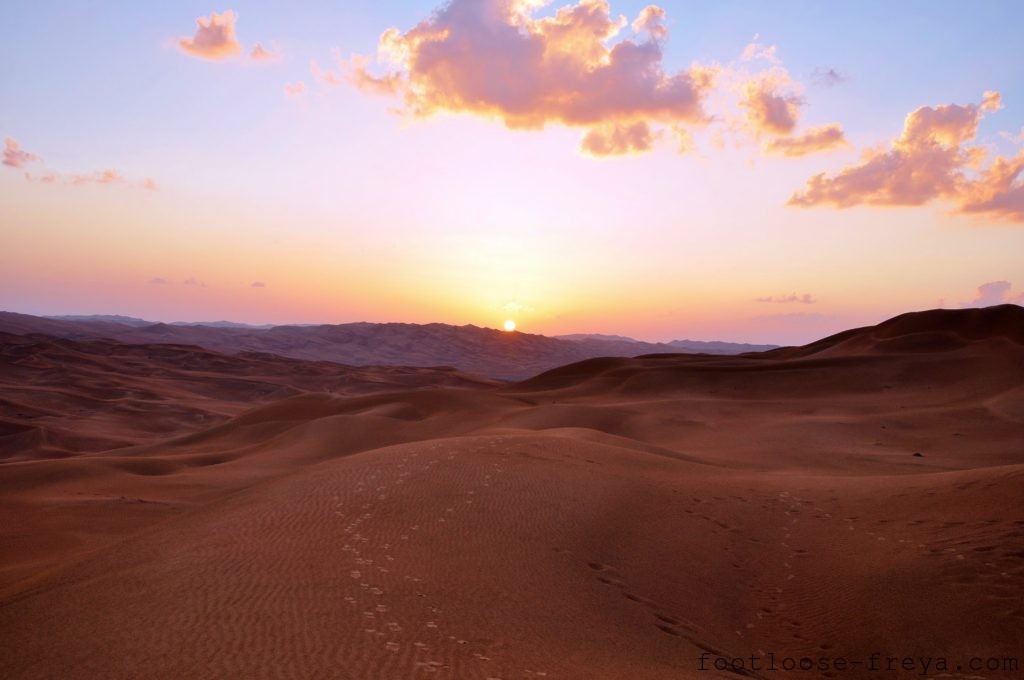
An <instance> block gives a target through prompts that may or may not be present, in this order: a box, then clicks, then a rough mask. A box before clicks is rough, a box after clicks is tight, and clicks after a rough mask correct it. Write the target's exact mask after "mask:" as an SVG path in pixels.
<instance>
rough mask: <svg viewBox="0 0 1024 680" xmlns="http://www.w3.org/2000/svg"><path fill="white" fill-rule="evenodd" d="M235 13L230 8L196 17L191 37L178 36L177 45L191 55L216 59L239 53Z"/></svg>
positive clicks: (240, 47)
mask: <svg viewBox="0 0 1024 680" xmlns="http://www.w3.org/2000/svg"><path fill="white" fill-rule="evenodd" d="M237 18H238V17H237V15H236V14H235V13H234V12H232V11H231V10H226V11H224V12H222V13H221V14H217V13H216V12H213V13H211V14H210V16H209V17H199V18H198V19H196V33H195V35H194V36H193V37H191V38H180V39H179V40H178V46H179V47H180V48H181V50H182V51H183V52H184V53H185V54H188V55H191V56H193V57H199V58H200V59H210V60H212V61H218V60H221V59H227V58H228V57H233V56H235V55H236V54H239V53H241V51H242V44H241V43H239V42H238V38H236V37H235V20H236V19H237Z"/></svg>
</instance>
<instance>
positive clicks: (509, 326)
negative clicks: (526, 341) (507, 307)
mask: <svg viewBox="0 0 1024 680" xmlns="http://www.w3.org/2000/svg"><path fill="white" fill-rule="evenodd" d="M515 329H516V322H515V321H513V320H512V319H505V330H506V331H508V332H509V333H511V332H512V331H514V330H515Z"/></svg>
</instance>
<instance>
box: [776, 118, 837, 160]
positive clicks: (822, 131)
mask: <svg viewBox="0 0 1024 680" xmlns="http://www.w3.org/2000/svg"><path fill="white" fill-rule="evenodd" d="M839 146H846V137H845V136H844V135H843V128H842V127H840V126H839V124H838V123H832V124H830V125H822V126H821V127H815V128H811V129H810V130H808V131H807V132H805V133H803V134H802V135H797V136H796V137H779V138H777V139H772V140H769V141H768V142H767V144H765V150H766V151H768V152H769V153H779V154H782V155H783V156H791V157H793V156H805V155H807V154H809V153H816V152H818V151H827V150H828V149H834V148H836V147H839Z"/></svg>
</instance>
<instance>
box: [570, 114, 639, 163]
mask: <svg viewBox="0 0 1024 680" xmlns="http://www.w3.org/2000/svg"><path fill="white" fill-rule="evenodd" d="M654 139H655V134H654V133H652V132H651V128H650V126H648V125H647V123H645V122H643V121H640V122H638V123H633V124H631V125H623V124H620V123H611V124H609V125H605V126H601V127H595V128H591V129H590V130H589V131H588V132H587V134H585V135H584V136H583V141H582V142H581V143H580V150H581V151H583V152H584V153H586V154H589V155H591V156H624V155H626V154H634V153H643V152H645V151H650V150H651V147H652V146H653V145H654Z"/></svg>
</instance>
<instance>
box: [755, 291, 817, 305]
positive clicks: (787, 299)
mask: <svg viewBox="0 0 1024 680" xmlns="http://www.w3.org/2000/svg"><path fill="white" fill-rule="evenodd" d="M754 302H772V303H775V304H793V303H796V304H801V305H813V304H814V303H816V302H817V300H815V299H814V296H813V295H811V294H810V293H804V294H802V295H797V294H796V293H790V294H789V295H768V296H765V297H759V298H754Z"/></svg>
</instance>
